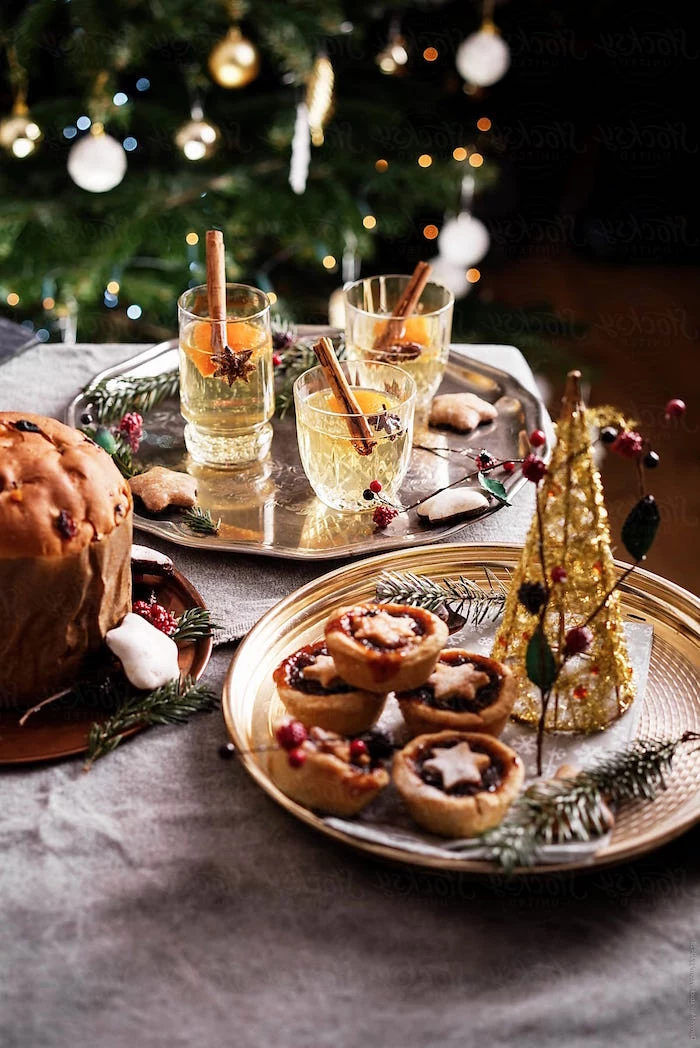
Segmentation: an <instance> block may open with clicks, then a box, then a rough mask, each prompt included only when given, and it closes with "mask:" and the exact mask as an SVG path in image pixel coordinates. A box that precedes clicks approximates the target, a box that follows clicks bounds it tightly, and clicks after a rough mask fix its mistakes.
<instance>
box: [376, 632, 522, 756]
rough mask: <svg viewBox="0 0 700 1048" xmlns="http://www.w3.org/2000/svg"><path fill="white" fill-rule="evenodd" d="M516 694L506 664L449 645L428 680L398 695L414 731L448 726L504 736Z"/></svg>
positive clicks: (513, 681) (414, 732) (418, 731)
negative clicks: (502, 734)
mask: <svg viewBox="0 0 700 1048" xmlns="http://www.w3.org/2000/svg"><path fill="white" fill-rule="evenodd" d="M515 696H516V687H515V678H514V677H513V675H512V673H511V671H510V670H509V669H508V667H507V666H505V665H504V664H503V663H501V662H497V661H496V660H495V659H489V658H487V657H486V656H485V655H477V654H476V653H475V652H471V651H465V650H464V649H463V648H446V649H445V650H444V651H442V652H440V656H439V659H438V663H437V665H436V667H435V669H434V671H433V673H431V675H430V676H429V677H428V679H427V680H426V681H425V682H424V683H423V684H421V685H419V686H418V687H417V688H412V689H410V690H406V691H400V692H398V694H397V696H396V698H397V699H398V702H399V706H400V707H401V712H402V714H403V717H404V720H405V721H406V724H407V725H408V727H409V728H410V730H411V732H412V734H413V735H420V734H422V733H423V732H426V731H441V730H443V729H446V728H451V729H453V730H454V731H479V732H485V733H486V734H487V735H500V734H501V732H502V731H503V729H504V728H505V726H506V723H507V721H508V718H509V716H510V714H511V711H512V709H513V705H514V703H515Z"/></svg>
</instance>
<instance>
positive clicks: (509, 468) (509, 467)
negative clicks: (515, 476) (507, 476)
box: [503, 462, 515, 473]
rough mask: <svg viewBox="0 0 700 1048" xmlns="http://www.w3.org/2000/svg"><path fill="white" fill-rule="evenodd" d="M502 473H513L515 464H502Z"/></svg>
mask: <svg viewBox="0 0 700 1048" xmlns="http://www.w3.org/2000/svg"><path fill="white" fill-rule="evenodd" d="M503 472H504V473H515V463H514V462H504V463H503Z"/></svg>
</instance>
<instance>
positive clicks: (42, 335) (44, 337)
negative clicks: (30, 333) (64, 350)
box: [36, 328, 49, 342]
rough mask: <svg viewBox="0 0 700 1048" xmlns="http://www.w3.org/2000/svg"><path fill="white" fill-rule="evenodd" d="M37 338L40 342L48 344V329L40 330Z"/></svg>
mask: <svg viewBox="0 0 700 1048" xmlns="http://www.w3.org/2000/svg"><path fill="white" fill-rule="evenodd" d="M36 337H37V338H38V339H39V341H40V342H48V341H49V332H48V328H39V330H38V331H37V333H36Z"/></svg>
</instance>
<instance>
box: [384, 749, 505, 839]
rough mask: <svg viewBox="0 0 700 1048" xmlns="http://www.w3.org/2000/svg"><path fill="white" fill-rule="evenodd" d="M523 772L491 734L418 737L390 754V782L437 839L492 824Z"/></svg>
mask: <svg viewBox="0 0 700 1048" xmlns="http://www.w3.org/2000/svg"><path fill="white" fill-rule="evenodd" d="M524 775H525V772H524V768H523V764H522V761H521V760H520V758H519V757H518V755H517V753H515V751H514V750H511V749H510V747H508V746H506V745H505V744H504V743H502V742H501V741H500V740H499V739H495V738H494V737H493V736H492V735H480V734H476V733H470V732H459V731H441V732H438V733H437V734H435V735H419V736H417V738H415V739H412V740H411V742H409V743H408V745H407V746H405V747H404V748H403V749H402V750H401V751H400V752H399V753H397V754H396V756H395V757H394V785H395V786H396V788H397V790H398V791H399V793H400V794H401V796H402V798H403V800H404V803H405V804H406V807H407V808H408V811H409V812H410V814H411V816H412V817H413V818H414V819H415V821H416V822H417V823H419V825H421V826H423V827H424V828H425V829H426V830H430V831H432V832H433V833H438V834H440V835H442V836H443V837H476V836H477V835H478V834H480V833H483V832H484V831H485V830H488V829H491V827H492V826H497V825H498V823H499V822H500V821H501V819H502V818H503V816H504V815H505V813H506V811H507V810H508V808H509V807H510V805H511V804H512V802H513V800H514V799H515V797H516V796H517V794H518V792H519V790H520V787H521V786H522V783H523V778H524Z"/></svg>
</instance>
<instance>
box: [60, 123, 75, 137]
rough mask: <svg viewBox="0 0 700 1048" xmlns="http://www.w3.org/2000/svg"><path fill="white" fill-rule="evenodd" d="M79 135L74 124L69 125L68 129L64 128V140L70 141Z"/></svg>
mask: <svg viewBox="0 0 700 1048" xmlns="http://www.w3.org/2000/svg"><path fill="white" fill-rule="evenodd" d="M77 133H78V129H77V128H75V127H73V125H72V124H69V125H68V127H64V128H63V137H64V138H68V139H70V138H75V136H76V135H77Z"/></svg>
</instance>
